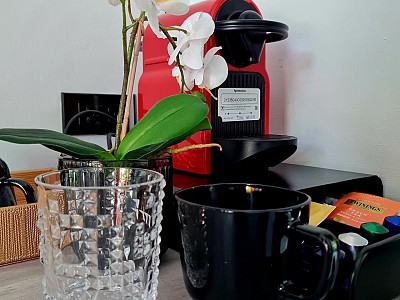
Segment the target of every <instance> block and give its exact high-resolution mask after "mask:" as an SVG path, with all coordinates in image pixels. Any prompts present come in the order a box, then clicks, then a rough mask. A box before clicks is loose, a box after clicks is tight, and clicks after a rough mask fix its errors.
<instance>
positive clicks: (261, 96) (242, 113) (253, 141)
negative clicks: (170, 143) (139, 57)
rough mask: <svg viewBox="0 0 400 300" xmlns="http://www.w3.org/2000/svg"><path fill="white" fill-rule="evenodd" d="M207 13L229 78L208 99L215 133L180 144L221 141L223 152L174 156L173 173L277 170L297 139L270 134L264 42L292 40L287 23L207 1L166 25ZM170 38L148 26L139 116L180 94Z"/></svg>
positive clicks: (230, 0)
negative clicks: (171, 62) (171, 61)
mask: <svg viewBox="0 0 400 300" xmlns="http://www.w3.org/2000/svg"><path fill="white" fill-rule="evenodd" d="M198 11H203V12H207V13H209V14H210V15H211V16H212V18H213V20H214V21H215V32H214V35H213V36H212V37H211V38H210V39H209V41H208V42H207V44H206V45H205V49H204V53H206V52H207V51H208V50H209V49H210V48H212V47H215V46H221V47H222V50H221V51H220V55H222V56H223V57H224V58H225V60H226V61H227V63H228V68H229V74H228V78H227V80H226V81H225V82H224V83H223V84H222V85H221V86H220V87H219V88H216V89H214V90H213V91H212V92H213V94H214V95H216V96H218V100H214V99H212V98H211V97H210V96H209V95H207V99H206V103H207V104H208V105H209V108H210V112H209V116H208V117H209V120H210V122H211V125H212V128H213V129H212V130H211V131H205V132H199V133H196V134H194V135H193V136H191V137H190V138H189V139H187V140H186V141H184V142H182V143H180V144H179V145H177V147H183V146H187V145H191V144H206V143H211V142H214V143H219V144H220V145H221V146H222V148H223V150H222V151H219V150H217V149H210V148H205V149H196V150H190V151H185V152H182V153H179V154H176V155H174V158H173V166H174V169H177V170H182V171H187V172H191V173H197V174H204V175H206V174H211V173H218V172H219V171H221V170H223V171H229V169H230V168H237V167H243V166H247V167H250V168H251V166H254V165H255V164H256V165H257V166H260V165H264V166H266V167H268V166H275V165H277V164H279V163H280V162H282V161H283V160H285V159H286V158H287V157H289V156H290V155H292V154H293V153H294V152H295V151H296V148H297V139H296V138H295V137H292V136H283V135H272V134H270V132H269V93H270V83H269V78H268V74H267V71H266V63H265V44H266V43H269V42H275V41H279V40H283V39H285V38H286V37H287V36H288V27H287V26H286V25H285V24H282V23H278V22H272V21H266V20H263V19H262V17H261V13H260V11H259V9H258V8H257V6H256V5H255V4H254V3H253V2H252V1H244V0H208V1H204V2H201V3H198V4H195V5H192V6H191V7H190V11H189V13H188V14H186V15H185V16H171V15H164V16H161V17H160V22H161V23H162V24H163V25H164V26H173V25H175V26H176V25H181V24H182V23H183V21H184V20H185V19H186V18H187V17H188V16H189V15H191V14H193V13H195V12H198ZM167 44H168V41H167V40H166V39H164V40H163V39H159V38H157V37H156V36H155V35H154V34H153V33H152V32H151V30H150V29H149V28H147V30H146V33H145V37H144V39H143V74H142V76H141V78H140V80H139V87H138V102H137V112H138V118H139V119H140V118H142V117H143V116H144V114H146V112H147V111H148V110H149V109H150V108H151V107H152V106H153V105H154V104H155V103H156V102H157V101H158V100H159V99H162V98H164V97H166V96H169V95H171V94H176V93H178V92H179V85H178V83H177V81H176V79H175V78H173V77H172V75H171V70H172V67H173V66H169V65H168V59H169V56H168V53H167Z"/></svg>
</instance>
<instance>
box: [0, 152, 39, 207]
mask: <svg viewBox="0 0 400 300" xmlns="http://www.w3.org/2000/svg"><path fill="white" fill-rule="evenodd" d="M11 187H17V188H19V189H20V190H21V191H22V192H23V193H24V196H25V199H26V203H35V202H36V196H35V191H34V189H33V188H32V186H31V185H30V184H29V183H27V182H25V181H23V180H21V179H17V178H11V174H10V170H9V168H8V166H7V164H6V162H5V161H4V160H2V159H0V207H5V206H13V205H16V204H17V203H16V201H15V198H14V193H13V192H12V190H11Z"/></svg>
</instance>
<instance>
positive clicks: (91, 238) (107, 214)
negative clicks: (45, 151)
mask: <svg viewBox="0 0 400 300" xmlns="http://www.w3.org/2000/svg"><path fill="white" fill-rule="evenodd" d="M35 182H36V184H37V186H38V204H39V222H38V224H39V227H40V229H41V230H42V234H43V235H44V244H43V246H42V247H41V260H42V263H43V265H44V268H45V276H44V278H43V285H44V294H45V296H46V299H155V298H156V296H157V285H158V265H159V253H160V239H161V238H160V231H161V225H160V224H161V220H162V214H161V212H162V198H163V197H164V192H163V190H162V189H163V187H164V186H165V181H164V179H163V176H162V175H161V174H160V173H158V172H155V171H151V170H145V169H138V168H130V167H126V168H125V167H124V168H122V167H121V168H119V167H103V168H79V169H68V170H60V171H56V172H51V173H46V174H43V175H40V176H38V177H37V178H36V179H35Z"/></svg>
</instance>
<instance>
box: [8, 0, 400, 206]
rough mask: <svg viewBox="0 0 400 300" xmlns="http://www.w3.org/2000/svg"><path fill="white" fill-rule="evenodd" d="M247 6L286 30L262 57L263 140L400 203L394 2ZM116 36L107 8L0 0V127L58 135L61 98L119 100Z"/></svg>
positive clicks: (17, 162) (17, 165) (289, 1)
mask: <svg viewBox="0 0 400 300" xmlns="http://www.w3.org/2000/svg"><path fill="white" fill-rule="evenodd" d="M192 2H199V1H192ZM255 2H256V4H257V5H258V6H259V7H260V9H261V11H262V13H263V16H264V18H265V19H268V20H276V21H280V22H283V23H286V24H288V25H289V27H290V31H289V38H288V39H287V40H285V41H282V42H279V43H275V44H269V45H268V50H267V57H268V63H267V64H268V67H267V68H268V72H269V75H270V77H271V102H272V103H271V111H272V114H271V132H273V133H281V134H289V135H294V136H297V137H298V139H299V149H298V151H297V152H296V153H295V154H294V156H293V157H292V158H290V159H289V160H288V161H289V162H290V163H297V164H304V165H311V166H320V167H327V168H333V169H341V170H348V171H356V172H364V173H373V174H378V175H379V176H381V177H382V179H383V181H384V185H385V195H386V196H387V197H391V198H394V199H398V200H400V187H399V186H398V184H397V183H398V182H399V181H400V168H399V167H398V165H400V164H399V161H400V135H399V134H398V129H399V128H400V118H399V116H400V101H399V98H400V88H399V80H400V60H399V57H398V55H399V50H400V36H399V34H400V33H399V31H398V28H400V19H399V18H398V17H397V16H398V13H397V12H399V11H400V2H399V1H396V0H386V1H384V2H379V1H372V0H364V1H361V0H354V1H344V0H336V1H334V0H325V1H317V0H304V1H298V0H280V1H274V0H269V1H265V0H255ZM119 32H120V11H119V9H118V8H115V7H112V6H110V5H109V4H108V2H107V1H106V0H85V1H82V0H68V1H65V0H37V1H23V3H22V2H21V1H2V2H1V3H0V45H1V47H0V127H42V128H49V129H54V130H61V100H60V93H61V92H62V91H66V92H87V93H119V92H120V85H121V77H122V74H121V68H122V62H121V57H122V56H121V47H120V35H119ZM0 157H1V158H3V159H5V160H6V161H7V162H8V163H9V165H10V167H11V168H12V169H13V170H21V169H30V168H41V167H50V166H55V164H56V163H55V161H56V157H57V154H55V153H53V152H52V151H50V150H46V149H45V148H43V147H41V146H15V145H11V144H7V143H3V142H0Z"/></svg>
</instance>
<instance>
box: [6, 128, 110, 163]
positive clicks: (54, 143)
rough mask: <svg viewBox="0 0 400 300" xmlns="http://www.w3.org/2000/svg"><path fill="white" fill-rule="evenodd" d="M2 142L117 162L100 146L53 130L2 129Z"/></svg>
mask: <svg viewBox="0 0 400 300" xmlns="http://www.w3.org/2000/svg"><path fill="white" fill-rule="evenodd" d="M0 140H2V141H6V142H10V143H15V144H42V145H43V146H45V147H47V148H49V149H51V150H55V151H59V152H62V153H65V154H69V155H72V156H74V157H78V158H96V159H101V160H115V157H114V156H113V155H112V154H110V153H109V152H108V151H106V150H105V149H104V148H102V147H100V146H99V145H96V144H92V143H88V142H85V141H82V140H80V139H78V138H75V137H73V136H70V135H67V134H64V133H60V132H57V131H53V130H47V129H22V128H18V129H13V128H1V129H0Z"/></svg>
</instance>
